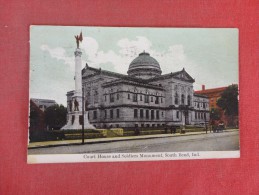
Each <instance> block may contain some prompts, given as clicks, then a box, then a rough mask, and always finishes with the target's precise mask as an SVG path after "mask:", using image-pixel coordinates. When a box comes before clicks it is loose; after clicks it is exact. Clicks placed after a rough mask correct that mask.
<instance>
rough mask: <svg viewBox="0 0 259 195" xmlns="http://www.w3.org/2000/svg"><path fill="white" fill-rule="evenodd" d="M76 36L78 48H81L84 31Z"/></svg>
mask: <svg viewBox="0 0 259 195" xmlns="http://www.w3.org/2000/svg"><path fill="white" fill-rule="evenodd" d="M75 38H76V45H77V48H79V41H80V42H82V41H83V35H82V31H81V33H80V35H76V36H75Z"/></svg>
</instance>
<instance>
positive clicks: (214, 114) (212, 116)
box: [210, 108, 221, 121]
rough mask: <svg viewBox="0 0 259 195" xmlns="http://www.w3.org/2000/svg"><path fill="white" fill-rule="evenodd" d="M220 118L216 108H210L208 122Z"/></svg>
mask: <svg viewBox="0 0 259 195" xmlns="http://www.w3.org/2000/svg"><path fill="white" fill-rule="evenodd" d="M220 117H221V114H220V111H219V109H217V108H212V109H211V111H210V120H211V121H217V120H219V119H220Z"/></svg>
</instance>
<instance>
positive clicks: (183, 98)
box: [181, 94, 185, 105]
mask: <svg viewBox="0 0 259 195" xmlns="http://www.w3.org/2000/svg"><path fill="white" fill-rule="evenodd" d="M184 100H185V97H184V94H182V97H181V103H182V105H184Z"/></svg>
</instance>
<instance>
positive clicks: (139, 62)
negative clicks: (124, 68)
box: [128, 52, 162, 79]
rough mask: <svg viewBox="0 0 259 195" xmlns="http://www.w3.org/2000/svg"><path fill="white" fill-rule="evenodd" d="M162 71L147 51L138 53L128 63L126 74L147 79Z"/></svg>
mask: <svg viewBox="0 0 259 195" xmlns="http://www.w3.org/2000/svg"><path fill="white" fill-rule="evenodd" d="M161 73H162V71H161V68H160V65H159V63H158V62H157V60H156V59H155V58H153V57H151V56H150V55H149V53H145V52H143V53H140V54H139V56H138V57H136V58H135V59H134V60H133V61H132V62H131V63H130V65H129V70H128V75H129V76H134V77H138V78H142V79H149V78H152V77H155V76H159V75H161Z"/></svg>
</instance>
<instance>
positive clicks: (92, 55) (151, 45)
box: [30, 25, 238, 106]
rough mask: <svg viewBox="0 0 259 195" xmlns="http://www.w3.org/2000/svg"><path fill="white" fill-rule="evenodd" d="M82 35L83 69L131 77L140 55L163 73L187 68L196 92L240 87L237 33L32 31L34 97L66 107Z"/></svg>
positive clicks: (38, 28)
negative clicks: (145, 55)
mask: <svg viewBox="0 0 259 195" xmlns="http://www.w3.org/2000/svg"><path fill="white" fill-rule="evenodd" d="M81 31H82V34H83V42H82V43H80V48H81V49H82V52H83V54H82V68H84V66H85V64H86V63H87V64H88V65H89V66H91V67H95V68H102V69H104V70H109V71H114V72H117V73H122V74H127V70H128V67H129V64H130V62H131V61H132V60H134V59H135V58H136V57H137V56H138V55H139V53H141V52H143V51H145V52H148V53H150V55H151V56H152V57H154V58H155V59H156V60H157V61H158V62H159V64H160V67H161V70H162V74H166V73H170V72H176V71H179V70H182V69H183V68H185V70H186V71H187V72H188V73H189V74H190V75H191V76H192V77H193V78H194V79H195V83H194V90H201V86H202V85H203V84H204V85H205V86H206V88H207V89H209V88H216V87H222V86H228V85H231V84H234V83H238V29H235V28H132V27H130V28H129V27H83V26H35V25H33V26H31V27H30V98H42V99H53V100H55V101H56V102H57V103H58V104H63V105H65V106H66V93H67V91H71V90H74V74H75V62H74V51H75V49H76V40H75V37H74V36H75V35H79V34H80V32H81Z"/></svg>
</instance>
